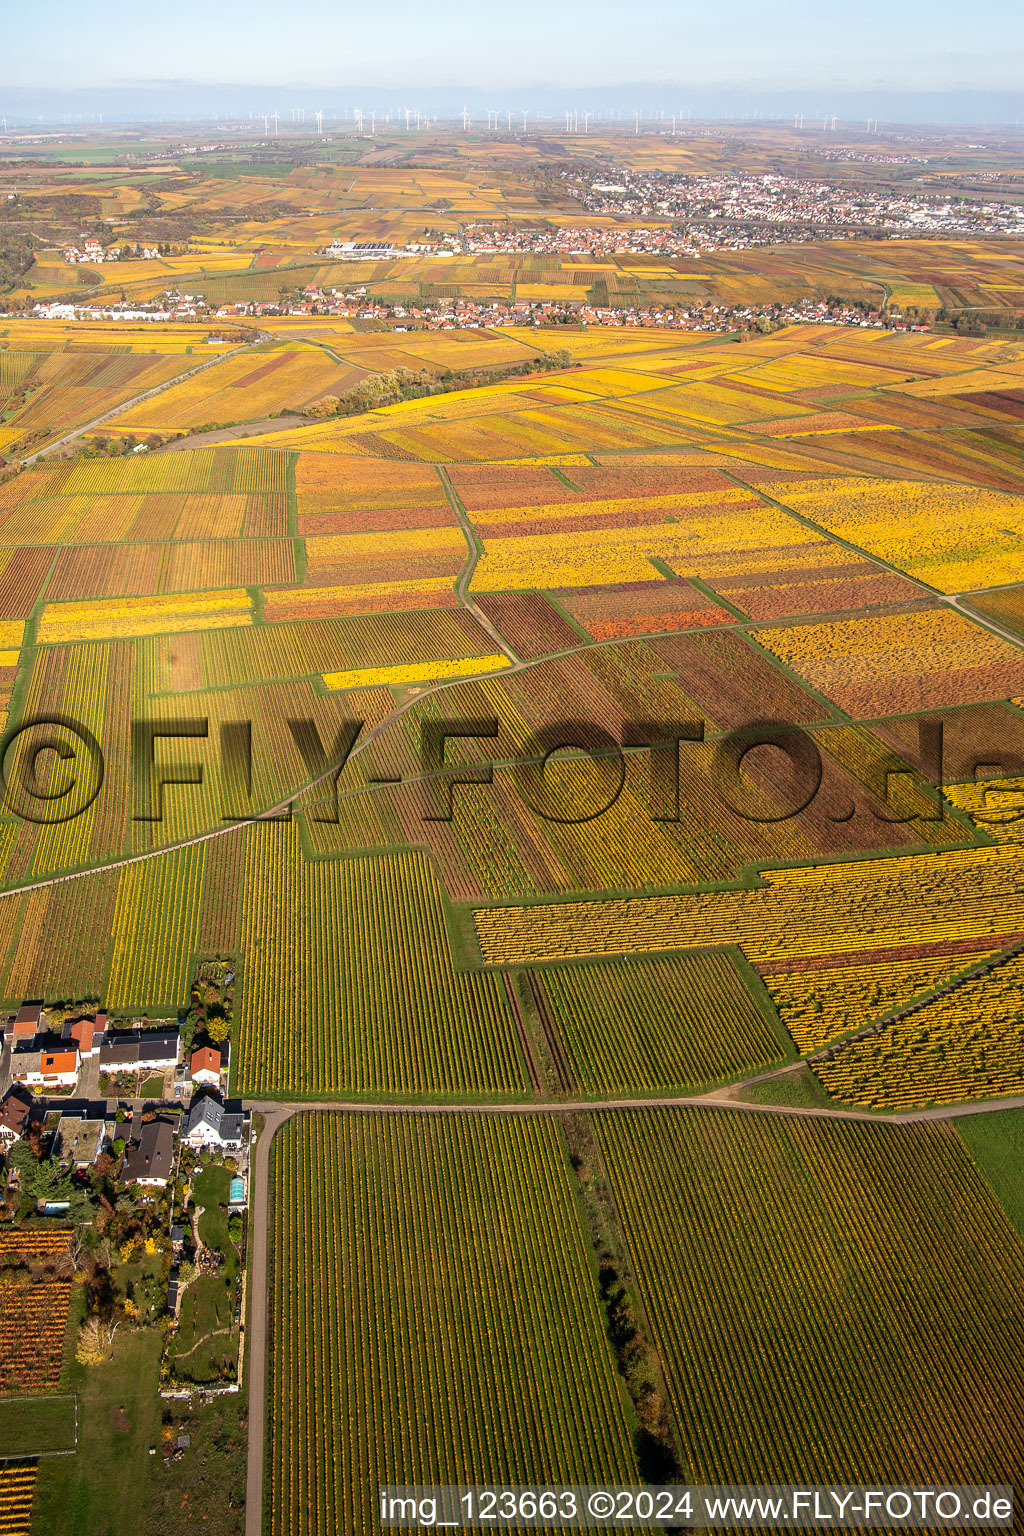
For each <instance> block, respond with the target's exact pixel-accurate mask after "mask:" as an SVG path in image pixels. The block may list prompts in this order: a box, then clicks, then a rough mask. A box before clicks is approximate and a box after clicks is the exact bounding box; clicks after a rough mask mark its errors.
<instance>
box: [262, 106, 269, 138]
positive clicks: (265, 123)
mask: <svg viewBox="0 0 1024 1536" xmlns="http://www.w3.org/2000/svg"><path fill="white" fill-rule="evenodd" d="M269 136H270V126H269V122H268V119H267V114H266V113H265V112H264V114H263V137H264V138H265V139H266V138H269Z"/></svg>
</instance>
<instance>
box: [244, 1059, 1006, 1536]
mask: <svg viewBox="0 0 1024 1536" xmlns="http://www.w3.org/2000/svg"><path fill="white" fill-rule="evenodd" d="M802 1065H803V1062H797V1063H794V1065H793V1066H791V1067H786V1068H783V1070H782V1071H781V1072H772V1073H767V1074H765V1076H766V1077H782V1076H785V1075H786V1074H787V1073H789V1072H792V1071H795V1070H797V1069H798V1068H799V1067H800V1066H802ZM763 1080H764V1079H763V1078H754V1079H749V1080H748V1083H752V1082H760V1081H763ZM745 1086H747V1083H735V1084H733V1085H732V1086H731V1087H730V1088H728V1089H724V1090H720V1091H719V1092H717V1093H711V1094H703V1095H701V1096H700V1097H694V1098H678V1097H675V1098H669V1097H665V1098H654V1099H602V1100H598V1101H596V1102H595V1101H591V1100H573V1101H567V1100H549V1099H545V1100H533V1099H530V1100H524V1101H518V1102H515V1103H511V1104H370V1103H347V1102H344V1101H334V1102H332V1101H330V1100H326V1101H325V1100H308V1101H303V1102H297V1103H293V1104H292V1103H282V1102H280V1101H277V1100H254V1101H253V1102H252V1105H251V1107H252V1108H253V1110H254V1111H256V1112H257V1113H258V1114H261V1115H262V1116H263V1129H262V1130H261V1131H260V1134H259V1137H258V1140H257V1142H256V1150H255V1154H254V1156H253V1158H252V1160H251V1164H250V1168H251V1174H250V1179H249V1220H250V1227H251V1232H252V1245H251V1252H250V1259H249V1295H250V1297H251V1300H250V1305H249V1320H248V1325H247V1329H246V1344H245V1347H246V1352H247V1359H248V1378H247V1391H248V1409H249V1420H248V1459H247V1463H246V1480H245V1536H262V1533H263V1470H264V1462H265V1459H266V1408H267V1310H268V1304H269V1284H268V1280H269V1249H270V1242H269V1238H270V1221H269V1215H270V1209H269V1198H268V1196H269V1184H270V1151H271V1145H272V1143H273V1139H274V1136H275V1135H276V1133H277V1132H278V1131H279V1130H280V1128H281V1126H282V1125H284V1124H285V1122H286V1121H288V1120H290V1119H291V1118H292V1116H293V1115H298V1114H304V1113H307V1112H312V1113H316V1114H344V1115H563V1114H568V1113H571V1112H572V1111H579V1110H588V1111H589V1110H606V1111H615V1110H628V1109H632V1110H644V1109H669V1108H680V1107H685V1108H689V1109H727V1110H736V1111H739V1112H740V1113H743V1114H756V1115H795V1116H797V1117H798V1118H801V1119H816V1120H817V1119H820V1120H858V1121H869V1122H870V1123H871V1124H873V1125H919V1124H922V1123H927V1122H928V1121H932V1120H954V1119H960V1118H962V1117H963V1116H964V1115H984V1114H992V1113H995V1112H997V1111H998V1110H1002V1109H1021V1108H1024V1094H1017V1095H1015V1096H1014V1097H1013V1098H1007V1099H997V1100H993V1101H991V1102H989V1103H975V1104H967V1105H956V1104H944V1105H940V1106H938V1107H937V1108H934V1109H917V1110H911V1111H908V1112H907V1113H905V1114H889V1115H873V1114H869V1113H867V1111H864V1110H855V1109H826V1108H815V1107H811V1106H807V1107H803V1106H798V1105H789V1104H750V1103H746V1102H744V1101H743V1100H740V1099H730V1098H727V1097H725V1095H726V1094H727V1093H736V1092H739V1091H740V1090H741V1089H742V1088H744V1087H745Z"/></svg>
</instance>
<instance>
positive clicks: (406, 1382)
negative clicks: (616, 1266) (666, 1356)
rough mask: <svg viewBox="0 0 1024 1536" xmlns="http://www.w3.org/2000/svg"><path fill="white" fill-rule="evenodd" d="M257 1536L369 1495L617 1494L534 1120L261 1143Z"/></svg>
mask: <svg viewBox="0 0 1024 1536" xmlns="http://www.w3.org/2000/svg"><path fill="white" fill-rule="evenodd" d="M273 1156H274V1169H273V1189H274V1208H273V1227H272V1250H273V1277H272V1282H271V1340H272V1348H271V1353H270V1359H271V1380H270V1387H269V1396H268V1416H269V1421H270V1431H271V1454H270V1460H269V1463H268V1468H267V1477H266V1484H265V1498H266V1508H267V1510H268V1520H269V1526H268V1528H269V1530H270V1531H271V1532H272V1533H274V1536H277V1533H281V1536H284V1533H288V1536H293V1533H299V1536H302V1533H307V1532H309V1533H312V1532H318V1533H320V1532H322V1533H326V1532H328V1531H338V1530H342V1531H356V1530H365V1529H369V1527H370V1526H371V1525H372V1523H373V1521H374V1520H375V1518H376V1515H375V1502H374V1501H375V1499H376V1490H377V1488H378V1486H379V1485H381V1484H384V1483H389V1482H390V1483H406V1484H414V1483H431V1482H442V1483H478V1482H486V1481H488V1480H489V1479H501V1480H503V1481H506V1482H511V1483H528V1482H531V1481H533V1480H534V1479H536V1478H542V1479H547V1480H551V1481H554V1482H591V1481H594V1480H597V1479H605V1480H613V1481H621V1482H625V1483H635V1482H637V1481H638V1480H639V1478H638V1471H637V1465H636V1461H635V1458H634V1452H633V1446H632V1443H631V1435H630V1428H629V1422H628V1417H627V1407H626V1401H625V1398H624V1395H623V1392H622V1389H621V1386H620V1383H619V1381H618V1378H617V1376H616V1373H615V1369H614V1364H613V1360H612V1355H611V1351H610V1348H609V1346H608V1343H607V1340H606V1338H605V1332H604V1326H603V1322H602V1317H601V1312H600V1308H599V1303H598V1294H597V1285H596V1281H595V1277H594V1274H593V1271H592V1269H591V1264H590V1257H589V1253H588V1249H587V1245H586V1242H585V1239H584V1236H583V1232H582V1229H581V1225H580V1218H579V1215H578V1212H577V1207H576V1204H575V1201H574V1198H573V1194H572V1188H571V1185H570V1182H569V1176H568V1168H567V1162H566V1153H565V1150H564V1147H563V1145H562V1142H561V1136H560V1133H559V1131H558V1129H557V1127H556V1126H555V1125H554V1124H552V1123H551V1122H550V1121H544V1122H523V1121H517V1120H514V1119H499V1118H481V1117H475V1116H474V1117H466V1116H462V1117H459V1118H457V1119H455V1118H449V1119H445V1118H440V1117H428V1116H424V1117H422V1118H421V1117H412V1118H409V1117H393V1116H388V1115H382V1116H358V1117H356V1116H352V1117H349V1116H338V1115H306V1116H302V1117H299V1118H298V1119H293V1120H291V1121H290V1122H289V1123H288V1124H287V1125H286V1126H285V1127H284V1128H283V1129H282V1130H281V1131H280V1132H279V1133H278V1136H277V1138H276V1140H275V1143H274V1153H273Z"/></svg>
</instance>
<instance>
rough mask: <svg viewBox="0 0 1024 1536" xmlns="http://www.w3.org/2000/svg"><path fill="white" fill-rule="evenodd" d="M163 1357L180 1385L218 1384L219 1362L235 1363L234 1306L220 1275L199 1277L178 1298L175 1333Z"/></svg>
mask: <svg viewBox="0 0 1024 1536" xmlns="http://www.w3.org/2000/svg"><path fill="white" fill-rule="evenodd" d="M224 1329H229V1330H230V1332H227V1333H225V1332H224V1331H223V1330H224ZM211 1334H213V1335H216V1336H215V1337H213V1338H211V1337H210V1335H211ZM167 1354H168V1358H169V1359H170V1360H171V1361H172V1362H173V1366H174V1374H175V1375H176V1376H177V1377H179V1378H180V1379H181V1380H183V1381H186V1380H187V1381H196V1382H208V1381H216V1380H219V1379H220V1373H219V1370H218V1367H219V1365H220V1363H221V1361H222V1360H226V1359H231V1360H237V1358H238V1331H237V1329H236V1328H235V1312H234V1302H233V1300H232V1296H231V1292H229V1291H228V1288H227V1286H226V1285H225V1284H224V1276H223V1275H222V1274H221V1275H200V1276H199V1277H198V1278H197V1279H195V1280H193V1281H192V1284H191V1285H190V1286H188V1288H187V1289H186V1291H185V1293H184V1295H183V1296H182V1298H181V1311H180V1314H179V1325H178V1332H177V1333H176V1334H175V1335H174V1338H173V1339H172V1340H171V1341H170V1343H169V1345H168V1350H167Z"/></svg>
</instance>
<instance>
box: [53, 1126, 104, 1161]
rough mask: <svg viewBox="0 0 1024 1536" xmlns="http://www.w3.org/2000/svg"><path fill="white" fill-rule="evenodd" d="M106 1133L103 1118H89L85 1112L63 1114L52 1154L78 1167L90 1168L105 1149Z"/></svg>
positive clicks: (59, 1159)
mask: <svg viewBox="0 0 1024 1536" xmlns="http://www.w3.org/2000/svg"><path fill="white" fill-rule="evenodd" d="M104 1135H105V1125H104V1122H103V1121H102V1120H89V1119H87V1118H86V1116H85V1115H84V1114H83V1115H61V1117H60V1120H59V1122H58V1124H57V1132H56V1135H55V1136H54V1138H53V1146H52V1147H51V1149H50V1156H51V1157H55V1158H56V1159H57V1160H58V1161H59V1162H62V1163H68V1162H70V1163H74V1165H75V1167H76V1168H88V1167H90V1166H91V1165H92V1164H93V1163H94V1162H95V1161H96V1159H97V1158H98V1157H99V1155H100V1152H101V1151H102V1149H103V1138H104Z"/></svg>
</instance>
